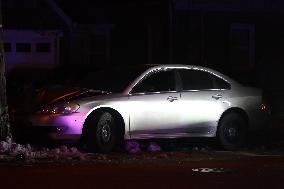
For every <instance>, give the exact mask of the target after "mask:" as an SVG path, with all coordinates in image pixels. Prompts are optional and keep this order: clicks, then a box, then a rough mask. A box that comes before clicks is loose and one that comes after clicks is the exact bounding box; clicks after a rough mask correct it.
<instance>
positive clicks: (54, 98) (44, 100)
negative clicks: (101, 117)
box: [37, 86, 109, 106]
mask: <svg viewBox="0 0 284 189" xmlns="http://www.w3.org/2000/svg"><path fill="white" fill-rule="evenodd" d="M108 93H109V92H106V91H101V90H93V89H87V88H79V87H66V86H54V87H48V88H42V89H39V90H38V93H37V98H38V101H39V103H40V104H41V105H42V106H46V105H49V104H54V103H58V102H62V101H70V100H74V99H78V98H86V97H93V96H98V95H100V96H101V95H105V94H108Z"/></svg>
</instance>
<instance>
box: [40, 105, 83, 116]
mask: <svg viewBox="0 0 284 189" xmlns="http://www.w3.org/2000/svg"><path fill="white" fill-rule="evenodd" d="M79 108H80V106H79V104H77V103H75V102H65V103H60V104H55V105H52V106H48V107H46V108H43V109H42V110H41V111H39V112H38V113H41V114H71V113H75V112H76V111H77V110H78V109H79Z"/></svg>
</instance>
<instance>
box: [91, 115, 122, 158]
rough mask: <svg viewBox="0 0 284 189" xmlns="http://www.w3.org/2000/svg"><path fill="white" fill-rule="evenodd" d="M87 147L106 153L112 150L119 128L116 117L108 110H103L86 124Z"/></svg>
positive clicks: (115, 144) (115, 143) (116, 140)
mask: <svg viewBox="0 0 284 189" xmlns="http://www.w3.org/2000/svg"><path fill="white" fill-rule="evenodd" d="M88 128H89V129H88V130H87V131H86V132H88V133H87V134H86V136H87V147H88V149H90V150H92V151H97V152H103V153H108V152H111V151H113V150H114V149H115V148H116V147H117V145H118V141H119V137H118V136H119V129H118V124H117V120H116V118H115V117H114V116H113V115H112V114H111V113H109V112H103V113H101V114H100V116H98V118H96V119H94V120H93V121H91V122H90V123H89V125H88Z"/></svg>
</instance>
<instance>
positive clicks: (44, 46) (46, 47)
mask: <svg viewBox="0 0 284 189" xmlns="http://www.w3.org/2000/svg"><path fill="white" fill-rule="evenodd" d="M36 52H50V43H37V44H36Z"/></svg>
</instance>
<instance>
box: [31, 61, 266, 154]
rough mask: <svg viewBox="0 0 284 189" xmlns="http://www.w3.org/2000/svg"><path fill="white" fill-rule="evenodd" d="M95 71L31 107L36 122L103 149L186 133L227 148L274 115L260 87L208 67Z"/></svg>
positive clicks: (56, 134)
mask: <svg viewBox="0 0 284 189" xmlns="http://www.w3.org/2000/svg"><path fill="white" fill-rule="evenodd" d="M92 77H93V78H92V82H89V83H90V84H91V85H92V86H89V88H88V89H85V88H82V89H78V90H75V91H73V92H69V93H67V94H65V95H62V96H60V97H58V98H56V99H54V100H53V101H52V102H50V103H49V104H47V105H45V106H44V107H41V108H40V109H39V110H38V111H37V112H35V113H34V114H32V115H31V116H30V117H29V122H30V126H31V127H33V128H34V129H43V128H45V129H46V132H48V133H49V134H50V136H51V137H52V138H54V139H56V140H61V139H71V140H79V139H80V142H82V143H84V144H85V145H86V146H87V147H88V148H89V149H91V150H96V151H100V152H110V151H113V150H115V149H116V147H118V146H119V145H120V144H121V143H122V142H123V141H124V140H128V139H152V138H166V139H171V138H187V137H215V138H216V139H218V141H219V142H220V144H221V146H222V147H223V148H224V149H226V150H236V149H239V148H240V147H241V146H242V145H243V144H244V142H245V138H246V133H247V131H248V130H256V129H260V128H262V127H263V126H265V123H266V121H267V120H268V117H269V108H268V106H267V104H265V103H264V101H263V96H262V91H261V90H260V89H257V88H252V87H247V86H244V85H242V84H240V83H238V82H236V81H234V80H233V79H231V78H229V77H228V76H226V75H223V74H221V73H219V72H217V71H215V70H212V69H209V68H205V67H200V66H194V65H140V66H119V67H118V66H116V67H111V68H108V69H105V70H99V71H98V72H96V73H94V74H93V75H92ZM87 81H90V80H89V79H88V78H86V80H85V82H87ZM83 84H84V82H83V83H82V85H83ZM90 88H92V89H90Z"/></svg>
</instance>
